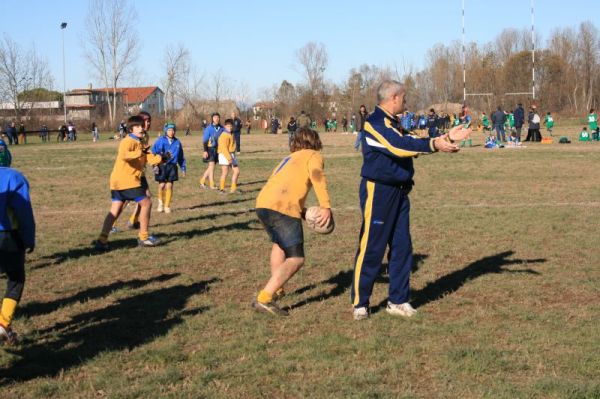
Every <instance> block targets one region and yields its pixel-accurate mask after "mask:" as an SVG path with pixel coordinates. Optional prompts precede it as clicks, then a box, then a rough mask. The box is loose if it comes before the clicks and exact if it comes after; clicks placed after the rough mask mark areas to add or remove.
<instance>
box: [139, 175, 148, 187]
mask: <svg viewBox="0 0 600 399" xmlns="http://www.w3.org/2000/svg"><path fill="white" fill-rule="evenodd" d="M140 180H141V183H142V188H143V189H144V190H148V188H149V186H148V179H146V176H142V177H141V179H140Z"/></svg>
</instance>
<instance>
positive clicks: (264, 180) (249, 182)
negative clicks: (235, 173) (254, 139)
mask: <svg viewBox="0 0 600 399" xmlns="http://www.w3.org/2000/svg"><path fill="white" fill-rule="evenodd" d="M261 151H262V150H261ZM261 151H256V152H261ZM266 182H267V179H263V180H254V181H245V182H242V183H240V184H238V186H249V185H251V184H262V183H266Z"/></svg>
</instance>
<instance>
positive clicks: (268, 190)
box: [256, 150, 331, 218]
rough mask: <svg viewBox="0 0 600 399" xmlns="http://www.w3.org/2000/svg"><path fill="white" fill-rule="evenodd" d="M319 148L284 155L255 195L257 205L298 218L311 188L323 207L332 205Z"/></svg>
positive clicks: (257, 206)
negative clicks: (256, 195)
mask: <svg viewBox="0 0 600 399" xmlns="http://www.w3.org/2000/svg"><path fill="white" fill-rule="evenodd" d="M323 167H324V165H323V157H322V156H321V153H320V152H319V151H315V150H300V151H296V152H293V153H291V154H290V155H288V156H287V157H285V158H284V159H283V160H282V161H281V162H280V163H279V165H277V167H276V168H275V169H274V170H273V173H272V174H271V177H269V180H268V181H267V184H265V186H264V187H263V189H262V190H261V191H260V193H259V194H258V198H256V208H266V209H271V210H274V211H277V212H280V213H283V214H285V215H288V216H291V217H295V218H299V217H300V215H301V213H302V209H303V208H304V202H305V201H306V196H307V195H308V192H309V191H310V188H311V187H314V188H315V194H316V195H317V199H318V200H319V205H320V206H321V207H322V208H331V204H330V202H329V193H328V192H327V181H326V179H325V172H324V170H323Z"/></svg>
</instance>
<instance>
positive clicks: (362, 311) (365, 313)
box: [352, 307, 369, 320]
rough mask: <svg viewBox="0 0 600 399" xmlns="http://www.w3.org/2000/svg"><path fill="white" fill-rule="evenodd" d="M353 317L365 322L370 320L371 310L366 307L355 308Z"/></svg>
mask: <svg viewBox="0 0 600 399" xmlns="http://www.w3.org/2000/svg"><path fill="white" fill-rule="evenodd" d="M352 317H354V320H364V319H368V318H369V309H367V308H366V307H362V308H353V309H352Z"/></svg>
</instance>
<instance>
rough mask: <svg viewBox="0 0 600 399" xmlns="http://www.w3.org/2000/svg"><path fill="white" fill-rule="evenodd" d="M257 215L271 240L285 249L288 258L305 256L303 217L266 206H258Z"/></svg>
mask: <svg viewBox="0 0 600 399" xmlns="http://www.w3.org/2000/svg"><path fill="white" fill-rule="evenodd" d="M256 215H257V216H258V219H259V220H260V222H261V223H262V225H263V227H264V228H265V230H266V232H267V234H268V235H269V238H270V239H271V242H273V243H275V244H277V245H279V247H280V248H281V249H283V252H284V253H285V257H286V259H287V258H304V232H303V231H302V220H301V219H299V218H293V217H291V216H288V215H284V214H283V213H279V212H277V211H274V210H271V209H265V208H258V209H257V210H256Z"/></svg>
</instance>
